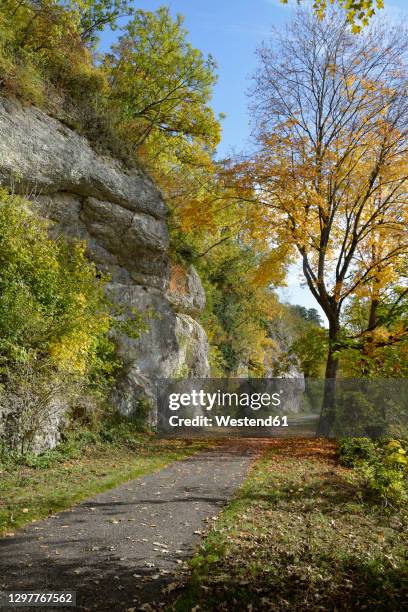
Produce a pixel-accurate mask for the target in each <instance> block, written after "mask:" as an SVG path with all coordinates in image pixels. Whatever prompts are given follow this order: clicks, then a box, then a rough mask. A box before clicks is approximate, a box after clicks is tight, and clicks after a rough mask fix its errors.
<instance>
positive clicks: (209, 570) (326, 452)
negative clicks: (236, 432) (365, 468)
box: [171, 440, 408, 612]
mask: <svg viewBox="0 0 408 612" xmlns="http://www.w3.org/2000/svg"><path fill="white" fill-rule="evenodd" d="M407 543H408V515H407V510H406V509H405V510H404V509H402V510H400V511H393V512H392V513H390V512H387V513H385V511H384V510H382V509H381V508H380V507H378V506H376V507H375V506H371V505H368V504H367V502H366V501H365V496H364V490H363V485H362V482H361V481H360V480H359V478H358V476H357V475H356V474H355V473H354V472H353V471H352V470H350V469H347V468H344V467H340V466H339V465H338V463H337V457H336V446H335V445H334V444H333V443H331V442H327V441H319V440H275V441H273V442H272V443H271V446H270V447H269V449H268V450H267V452H266V453H265V455H264V456H263V457H262V458H261V459H260V460H259V461H258V462H257V463H256V464H255V465H254V467H253V469H252V470H251V472H250V475H249V477H248V479H247V481H246V482H245V483H244V485H243V487H242V488H241V489H240V491H239V492H238V494H237V495H236V497H235V499H234V501H233V502H232V503H231V504H230V505H229V506H227V508H226V509H225V510H224V512H223V513H222V515H221V517H220V518H219V520H218V521H217V523H216V524H215V527H214V528H213V530H212V531H211V532H210V533H209V535H208V537H207V539H206V540H205V541H204V543H203V545H202V546H201V547H200V549H199V551H198V553H197V554H196V556H195V557H194V558H193V559H192V561H191V563H190V569H191V576H190V579H189V581H188V583H187V586H186V588H185V590H184V592H183V593H182V595H181V596H180V597H179V599H178V600H177V602H176V603H175V604H173V606H172V607H171V609H172V610H177V612H184V611H187V610H197V611H198V610H199V611H200V612H201V611H210V610H211V611H212V610H237V609H239V610H248V611H255V610H256V611H257V612H258V610H259V611H262V610H268V611H271V610H272V611H274V610H276V611H284V610H299V611H302V612H303V611H307V610H393V611H396V610H404V609H408V608H407V605H408V555H407Z"/></svg>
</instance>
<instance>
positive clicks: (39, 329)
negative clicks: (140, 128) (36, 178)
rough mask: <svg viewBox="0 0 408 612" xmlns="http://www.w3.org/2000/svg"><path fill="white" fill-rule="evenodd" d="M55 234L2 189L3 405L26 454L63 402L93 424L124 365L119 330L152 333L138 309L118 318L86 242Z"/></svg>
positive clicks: (10, 434)
mask: <svg viewBox="0 0 408 612" xmlns="http://www.w3.org/2000/svg"><path fill="white" fill-rule="evenodd" d="M48 229H49V223H48V222H47V221H45V220H44V219H42V218H40V217H39V216H38V215H37V213H36V212H35V209H34V208H33V206H32V204H31V203H30V202H28V201H27V200H25V199H23V198H21V197H18V196H14V195H10V194H9V193H8V192H7V191H6V190H4V189H2V190H0V269H1V276H0V403H1V407H2V408H3V409H4V411H5V417H4V419H3V420H4V422H5V429H6V432H5V435H6V437H7V438H8V441H9V443H10V444H11V445H12V447H14V448H17V447H18V449H19V452H20V453H21V454H26V453H27V452H31V450H32V445H33V444H34V440H35V438H36V436H37V435H38V434H39V433H40V432H41V431H44V430H46V429H47V427H48V426H49V422H52V419H53V418H54V416H55V414H57V413H58V410H59V408H58V407H59V406H60V403H61V398H63V401H64V403H65V406H66V407H70V408H71V417H72V418H74V419H75V420H76V421H77V422H78V421H81V420H82V421H83V420H86V419H88V420H89V419H90V416H89V413H90V412H91V413H94V412H95V410H96V405H97V404H98V403H100V402H101V401H103V400H104V399H105V398H106V396H107V394H108V392H109V390H110V388H111V386H112V384H113V382H114V380H115V376H116V374H117V371H118V369H119V368H120V366H121V363H120V361H119V359H118V357H117V356H116V352H115V343H114V340H113V338H112V332H115V331H116V333H118V332H119V333H123V332H125V333H127V334H129V335H131V336H132V337H138V335H139V334H140V333H141V332H142V331H144V330H145V329H146V323H145V320H144V319H143V318H142V317H141V316H140V315H138V313H136V312H135V313H133V315H131V316H130V317H125V316H124V315H123V313H122V314H121V316H120V318H119V319H118V320H117V319H116V318H115V316H117V313H115V311H114V310H112V307H111V304H110V303H109V302H108V300H107V299H106V296H105V281H106V279H105V278H103V277H100V275H98V274H97V273H96V269H95V266H94V265H93V264H92V263H90V262H89V261H88V260H87V259H86V257H85V252H84V249H85V245H84V244H82V243H80V242H71V243H68V242H66V241H65V240H63V239H62V238H60V239H58V240H52V239H51V238H50V237H49V236H48ZM88 396H89V398H91V397H92V400H91V399H90V400H89V402H88V404H89V405H88V406H87V399H86V398H87V397H88ZM0 433H1V432H0ZM3 433H4V432H3Z"/></svg>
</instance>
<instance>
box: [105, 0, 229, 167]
mask: <svg viewBox="0 0 408 612" xmlns="http://www.w3.org/2000/svg"><path fill="white" fill-rule="evenodd" d="M124 31H125V33H124V34H123V35H122V36H121V38H120V39H119V42H118V44H117V45H114V46H113V48H112V52H111V53H109V54H108V55H107V56H106V58H105V62H104V69H105V72H106V74H107V75H108V79H109V83H110V87H111V91H110V104H111V105H112V106H114V107H115V110H116V113H117V116H118V124H120V126H121V129H122V131H123V133H126V135H127V138H129V139H131V140H132V141H133V143H134V146H135V147H136V148H137V149H138V150H139V152H140V153H141V154H142V155H143V153H145V154H146V155H147V157H148V159H149V160H150V161H151V160H152V159H153V158H155V156H158V158H159V159H161V158H162V156H163V154H165V155H166V156H167V159H168V160H171V158H172V157H173V156H174V157H175V160H176V162H177V160H179V159H180V158H188V157H189V156H191V155H193V154H194V149H195V147H198V149H199V150H200V151H201V150H203V149H205V148H207V149H209V150H211V151H212V150H213V148H214V146H215V144H217V143H218V141H219V137H220V126H219V122H218V120H217V119H216V118H215V116H214V113H213V111H212V109H211V108H210V106H209V100H210V97H211V94H212V87H213V85H214V83H215V81H216V77H215V75H214V70H215V63H214V60H213V58H212V57H211V56H209V57H207V58H205V57H204V56H203V55H202V53H201V52H200V51H198V50H197V49H194V48H193V47H192V45H191V44H190V43H189V42H187V40H186V36H187V32H186V30H185V29H184V28H183V19H182V17H181V16H178V17H177V18H176V20H175V21H173V20H172V18H171V16H170V13H169V10H168V9H167V8H160V9H159V10H158V11H157V12H156V13H151V12H145V11H141V10H139V11H137V12H136V13H135V15H134V18H133V19H132V20H131V21H130V22H129V23H128V24H127V25H126V26H125V28H124ZM146 150H147V152H146ZM170 163H171V162H170Z"/></svg>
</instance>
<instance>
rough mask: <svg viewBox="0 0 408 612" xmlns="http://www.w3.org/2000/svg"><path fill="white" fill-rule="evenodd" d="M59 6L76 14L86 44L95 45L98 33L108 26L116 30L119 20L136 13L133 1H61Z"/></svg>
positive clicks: (82, 38) (80, 32)
mask: <svg viewBox="0 0 408 612" xmlns="http://www.w3.org/2000/svg"><path fill="white" fill-rule="evenodd" d="M59 4H61V5H62V6H64V7H65V8H66V9H67V10H68V11H70V12H72V13H74V14H75V16H76V18H77V22H78V30H79V34H80V36H81V40H82V41H83V42H85V43H95V42H96V41H97V33H98V32H100V31H101V30H103V29H104V28H105V27H106V26H109V27H110V29H111V30H116V28H117V21H118V19H119V18H120V17H128V16H130V15H132V14H133V12H134V9H133V7H132V5H131V0H61V1H60V2H59Z"/></svg>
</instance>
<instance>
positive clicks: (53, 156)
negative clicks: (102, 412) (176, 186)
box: [0, 99, 209, 415]
mask: <svg viewBox="0 0 408 612" xmlns="http://www.w3.org/2000/svg"><path fill="white" fill-rule="evenodd" d="M0 183H1V184H3V185H6V186H8V187H10V188H12V189H13V190H14V191H15V192H17V193H21V194H23V195H27V196H29V197H30V198H31V199H32V200H33V201H34V202H35V204H36V205H37V206H38V207H39V208H40V210H41V212H42V214H44V215H46V216H48V217H49V218H50V219H52V220H53V221H54V222H55V226H54V230H53V231H55V232H61V231H62V232H63V233H64V234H65V235H67V236H71V237H77V238H80V239H82V240H85V241H86V243H87V248H88V254H89V257H90V258H91V259H92V260H93V261H95V263H96V264H97V266H98V268H99V269H100V270H101V271H104V272H107V273H109V275H110V277H111V281H110V283H109V292H110V294H111V296H112V299H113V300H114V301H115V302H117V303H119V304H120V305H121V306H122V307H124V308H125V309H126V310H129V311H130V310H131V309H132V308H136V309H137V310H138V311H139V312H143V313H146V316H147V320H148V330H147V331H146V332H145V333H143V334H142V336H141V337H140V338H139V339H137V340H134V339H131V338H128V337H126V336H121V337H119V338H118V339H117V343H118V351H119V354H120V355H121V357H122V359H123V361H124V364H125V368H124V373H123V376H122V378H121V380H120V381H119V382H118V386H117V388H116V390H115V392H114V394H113V401H114V402H115V404H116V405H117V407H118V409H119V410H120V411H121V412H122V413H124V414H128V415H131V414H133V413H134V412H135V410H137V403H138V398H139V397H140V395H141V394H144V395H147V396H150V397H152V396H153V395H154V389H155V384H156V381H157V380H158V379H159V378H161V377H170V376H173V375H180V374H181V373H182V374H183V375H187V376H191V375H194V376H200V377H205V376H208V375H209V365H208V358H207V352H208V343H207V338H206V335H205V332H204V330H203V329H202V327H201V326H200V324H199V323H198V322H197V320H196V318H197V316H198V315H199V313H200V310H202V308H203V307H204V304H205V293H204V290H203V288H202V285H201V282H200V279H199V277H198V275H197V273H196V271H195V270H194V268H192V267H191V268H190V269H189V270H187V271H183V270H182V268H180V267H179V266H178V267H176V268H173V269H172V268H171V266H170V262H169V257H168V246H169V236H168V229H167V222H166V212H167V209H166V205H165V203H164V201H163V197H162V195H161V194H160V192H159V190H158V189H157V188H156V186H155V185H154V184H153V182H152V180H151V179H150V178H149V177H148V176H147V175H146V174H145V173H144V172H142V171H141V170H139V169H129V168H126V167H125V166H124V165H123V164H122V163H120V162H119V161H117V160H114V159H111V158H109V157H104V156H102V155H99V154H97V153H96V152H95V151H94V150H93V148H92V147H91V145H90V144H89V143H88V141H87V140H86V139H85V138H83V137H82V136H80V135H79V134H77V133H75V132H74V131H72V130H71V129H69V128H68V127H66V126H65V125H63V124H62V123H60V122H59V121H57V120H56V119H53V118H52V117H49V116H48V115H46V114H45V113H44V112H42V111H41V110H38V109H36V108H33V107H23V106H21V105H20V104H19V103H18V102H15V101H11V100H5V99H0ZM194 317H196V318H194Z"/></svg>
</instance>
